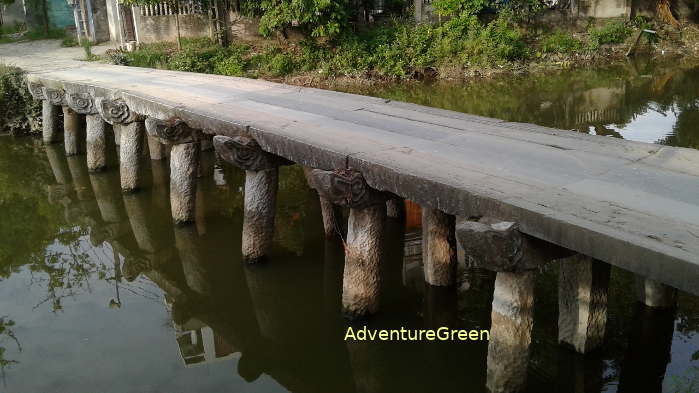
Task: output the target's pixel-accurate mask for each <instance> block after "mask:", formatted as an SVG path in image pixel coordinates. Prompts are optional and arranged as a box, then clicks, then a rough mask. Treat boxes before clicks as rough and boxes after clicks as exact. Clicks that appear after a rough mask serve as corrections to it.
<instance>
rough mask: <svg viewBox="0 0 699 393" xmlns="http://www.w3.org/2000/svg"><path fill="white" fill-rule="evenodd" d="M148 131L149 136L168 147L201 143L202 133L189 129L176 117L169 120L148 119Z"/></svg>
mask: <svg viewBox="0 0 699 393" xmlns="http://www.w3.org/2000/svg"><path fill="white" fill-rule="evenodd" d="M146 130H147V131H148V135H150V136H152V137H154V138H158V139H159V140H160V143H162V144H166V145H176V144H180V143H193V142H199V141H200V139H201V131H199V130H195V129H193V128H191V127H189V125H187V123H186V122H184V121H183V120H182V119H179V118H176V117H175V118H171V119H168V120H159V119H156V118H153V117H149V118H147V119H146Z"/></svg>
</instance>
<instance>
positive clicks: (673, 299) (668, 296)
mask: <svg viewBox="0 0 699 393" xmlns="http://www.w3.org/2000/svg"><path fill="white" fill-rule="evenodd" d="M636 295H637V297H638V301H639V302H641V303H643V304H645V305H646V306H648V307H652V308H673V307H675V305H676V303H677V289H675V288H673V287H670V286H667V285H665V284H662V283H659V282H657V281H655V280H652V279H650V278H645V277H641V276H636Z"/></svg>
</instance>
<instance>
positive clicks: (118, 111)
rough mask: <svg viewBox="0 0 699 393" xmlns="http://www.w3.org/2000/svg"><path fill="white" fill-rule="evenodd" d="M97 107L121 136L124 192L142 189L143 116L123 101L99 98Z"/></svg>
mask: <svg viewBox="0 0 699 393" xmlns="http://www.w3.org/2000/svg"><path fill="white" fill-rule="evenodd" d="M95 106H96V107H97V110H98V112H99V114H100V115H102V118H103V119H104V120H105V121H106V122H107V123H109V124H111V125H113V126H114V134H115V135H116V134H119V135H120V139H121V142H120V144H119V174H120V177H121V190H122V192H133V191H136V190H138V189H139V188H140V187H141V175H140V163H141V153H142V151H143V133H144V124H143V116H141V115H139V114H137V113H135V112H134V111H132V110H131V109H130V108H129V106H128V105H127V104H126V102H124V101H123V100H120V99H117V100H108V99H105V98H97V99H96V100H95Z"/></svg>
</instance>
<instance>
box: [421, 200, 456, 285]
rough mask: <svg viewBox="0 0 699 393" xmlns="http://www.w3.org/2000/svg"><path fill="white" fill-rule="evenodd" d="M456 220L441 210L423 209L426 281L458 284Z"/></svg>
mask: <svg viewBox="0 0 699 393" xmlns="http://www.w3.org/2000/svg"><path fill="white" fill-rule="evenodd" d="M454 225H455V218H454V216H452V215H449V214H446V213H444V212H442V211H441V210H437V209H429V208H426V207H423V209H422V262H423V265H424V269H425V281H427V283H428V284H430V285H437V286H449V285H452V284H454V282H456V238H455V234H454Z"/></svg>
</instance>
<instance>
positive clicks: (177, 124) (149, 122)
mask: <svg viewBox="0 0 699 393" xmlns="http://www.w3.org/2000/svg"><path fill="white" fill-rule="evenodd" d="M146 129H147V130H148V133H149V135H150V136H152V137H157V138H158V139H159V140H160V143H162V144H166V145H170V146H172V150H171V152H170V208H171V209H172V219H173V220H174V221H175V223H176V224H184V223H187V222H194V221H195V216H196V191H197V170H198V168H199V154H200V150H201V147H200V146H199V140H200V136H201V132H200V131H198V130H194V129H192V128H190V127H189V126H188V125H187V123H185V122H184V121H182V120H181V119H178V118H172V119H169V120H167V121H163V120H158V119H154V118H148V119H146Z"/></svg>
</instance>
